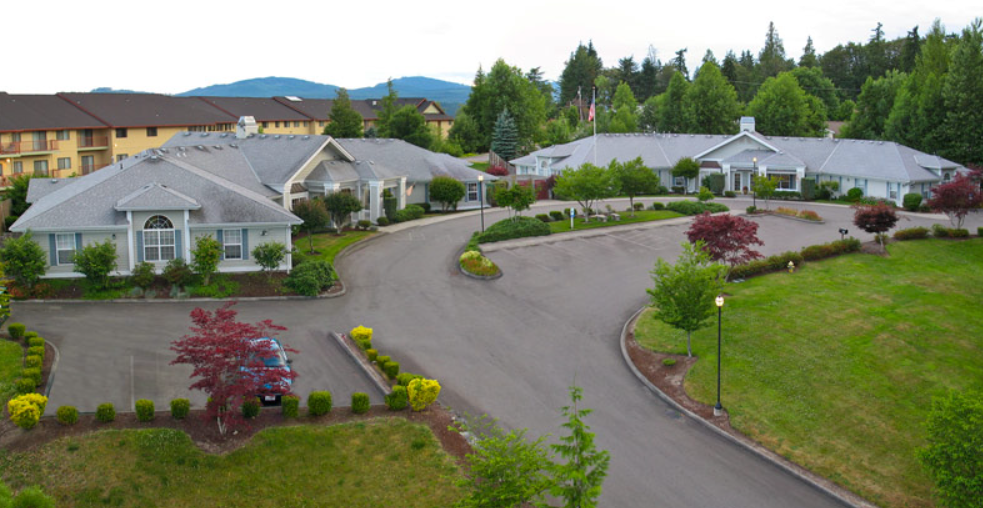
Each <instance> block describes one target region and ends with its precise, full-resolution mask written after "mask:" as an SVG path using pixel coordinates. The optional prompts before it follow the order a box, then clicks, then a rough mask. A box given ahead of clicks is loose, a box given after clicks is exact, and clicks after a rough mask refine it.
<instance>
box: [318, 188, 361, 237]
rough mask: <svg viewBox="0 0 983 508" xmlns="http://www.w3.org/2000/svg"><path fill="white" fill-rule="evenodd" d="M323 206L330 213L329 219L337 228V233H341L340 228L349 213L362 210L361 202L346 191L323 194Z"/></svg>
mask: <svg viewBox="0 0 983 508" xmlns="http://www.w3.org/2000/svg"><path fill="white" fill-rule="evenodd" d="M324 207H325V208H326V209H327V210H328V213H329V214H331V221H332V222H334V227H336V228H338V234H341V228H342V227H343V226H344V225H345V224H346V223H347V222H348V220H349V219H350V218H351V215H352V214H353V213H355V212H358V211H361V210H362V202H361V201H359V200H358V198H357V197H355V196H353V195H351V194H349V193H347V192H332V193H331V194H328V195H327V196H324Z"/></svg>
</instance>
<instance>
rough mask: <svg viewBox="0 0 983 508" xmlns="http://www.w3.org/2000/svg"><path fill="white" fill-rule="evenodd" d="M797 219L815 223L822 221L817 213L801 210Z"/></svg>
mask: <svg viewBox="0 0 983 508" xmlns="http://www.w3.org/2000/svg"><path fill="white" fill-rule="evenodd" d="M799 218H801V219H805V220H812V221H816V222H819V221H821V220H823V218H822V217H820V216H819V214H818V213H816V212H814V211H812V210H802V211H801V212H799Z"/></svg>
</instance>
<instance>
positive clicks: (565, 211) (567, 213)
mask: <svg viewBox="0 0 983 508" xmlns="http://www.w3.org/2000/svg"><path fill="white" fill-rule="evenodd" d="M569 216H570V209H569V208H564V209H563V217H564V218H566V217H569Z"/></svg>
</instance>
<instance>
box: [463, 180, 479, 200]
mask: <svg viewBox="0 0 983 508" xmlns="http://www.w3.org/2000/svg"><path fill="white" fill-rule="evenodd" d="M464 200H465V201H477V200H478V182H468V195H467V197H466V198H465V199H464Z"/></svg>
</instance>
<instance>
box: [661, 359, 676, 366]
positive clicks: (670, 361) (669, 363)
mask: <svg viewBox="0 0 983 508" xmlns="http://www.w3.org/2000/svg"><path fill="white" fill-rule="evenodd" d="M662 365H665V366H666V367H672V366H673V365H676V359H675V358H663V359H662Z"/></svg>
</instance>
